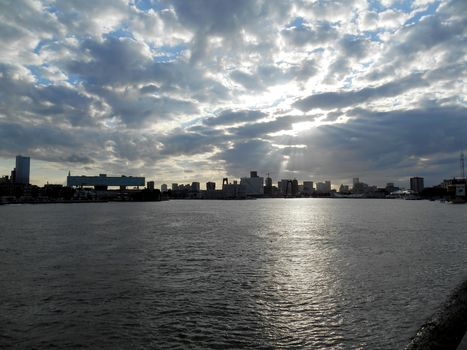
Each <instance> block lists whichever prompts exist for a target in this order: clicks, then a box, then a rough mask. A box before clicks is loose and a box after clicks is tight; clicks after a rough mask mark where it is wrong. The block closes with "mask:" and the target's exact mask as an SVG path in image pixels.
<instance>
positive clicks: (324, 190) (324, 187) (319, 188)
mask: <svg viewBox="0 0 467 350" xmlns="http://www.w3.org/2000/svg"><path fill="white" fill-rule="evenodd" d="M316 192H318V193H319V194H328V193H331V181H324V182H318V183H316Z"/></svg>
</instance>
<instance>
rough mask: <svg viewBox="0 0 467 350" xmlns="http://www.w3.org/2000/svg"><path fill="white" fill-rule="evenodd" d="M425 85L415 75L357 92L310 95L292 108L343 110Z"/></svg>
mask: <svg viewBox="0 0 467 350" xmlns="http://www.w3.org/2000/svg"><path fill="white" fill-rule="evenodd" d="M427 85H428V83H427V82H426V81H425V80H424V79H423V77H422V74H420V73H415V74H412V75H410V76H408V77H405V78H403V79H400V80H399V81H392V82H390V83H386V84H383V85H381V86H378V87H368V88H363V89H361V90H357V91H345V92H324V93H320V94H316V95H311V96H308V97H306V98H304V99H301V100H298V101H297V102H295V103H294V104H293V106H294V107H296V108H298V109H300V110H302V111H309V110H311V109H313V108H323V109H334V108H343V107H348V106H352V105H358V104H360V103H363V102H367V101H370V100H374V99H379V98H384V97H393V96H398V95H402V94H404V93H405V92H407V91H409V90H411V89H414V88H417V87H422V86H427Z"/></svg>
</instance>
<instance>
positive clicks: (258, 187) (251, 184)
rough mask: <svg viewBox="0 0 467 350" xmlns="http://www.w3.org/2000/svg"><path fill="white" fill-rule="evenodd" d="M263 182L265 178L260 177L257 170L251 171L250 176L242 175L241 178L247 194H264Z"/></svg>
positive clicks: (241, 183)
mask: <svg viewBox="0 0 467 350" xmlns="http://www.w3.org/2000/svg"><path fill="white" fill-rule="evenodd" d="M263 183H264V179H263V178H262V177H258V173H257V172H256V171H252V172H250V177H242V178H241V179H240V185H241V186H242V187H243V190H244V192H245V194H246V195H247V196H262V195H263V194H264V187H263Z"/></svg>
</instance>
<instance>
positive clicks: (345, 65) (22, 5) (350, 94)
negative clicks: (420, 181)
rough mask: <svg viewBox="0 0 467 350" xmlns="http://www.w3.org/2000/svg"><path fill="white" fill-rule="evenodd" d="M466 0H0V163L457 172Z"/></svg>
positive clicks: (43, 175)
mask: <svg viewBox="0 0 467 350" xmlns="http://www.w3.org/2000/svg"><path fill="white" fill-rule="evenodd" d="M466 24H467V1H465V0H452V1H434V0H414V1H405V0H380V1H377V0H369V1H363V0H345V1H344V0H341V1H325V0H315V1H311V0H310V1H306V0H296V1H293V0H290V1H286V0H284V1H266V0H263V1H253V0H235V1H230V0H224V1H222V0H217V1H216V0H190V1H186V0H175V1H156V0H154V1H150V0H148V1H132V0H122V1H120V0H113V1H107V0H93V1H87V0H85V1H83V0H56V1H53V0H50V1H46V0H43V1H34V0H11V1H8V0H2V1H0V174H5V175H6V174H9V171H10V170H11V168H12V167H13V166H14V157H15V156H16V155H17V154H23V155H29V156H30V157H31V166H32V169H31V178H32V181H33V183H35V184H38V185H42V184H43V183H45V182H46V181H47V180H48V181H49V182H56V183H63V182H64V181H65V177H66V174H67V172H68V170H71V172H72V174H76V175H80V174H89V175H91V174H98V173H101V172H105V173H107V174H109V175H110V174H113V175H121V174H126V175H135V176H136V175H142V176H146V178H147V179H155V180H156V184H160V183H162V182H167V183H171V182H179V183H183V182H191V181H195V180H198V181H201V182H205V181H209V180H215V181H218V182H219V181H221V179H222V177H224V176H228V177H230V178H239V177H241V176H246V175H248V174H249V171H250V170H257V171H258V172H259V174H260V175H263V176H265V175H266V174H267V173H268V172H269V173H270V174H271V177H272V178H273V179H274V180H277V179H280V178H297V179H299V180H314V181H321V180H325V179H330V180H331V181H332V182H333V183H334V184H336V185H338V184H340V183H341V182H344V183H350V182H351V178H352V177H360V179H361V180H362V181H365V182H368V183H371V184H378V185H384V184H385V183H386V182H396V183H401V184H406V183H407V179H408V177H410V176H415V175H418V176H424V177H425V178H426V179H427V180H426V182H428V184H437V183H439V182H440V181H441V180H442V179H443V178H449V177H453V176H458V175H459V165H458V164H459V161H458V159H459V153H460V151H461V149H464V148H465V147H466V146H467V143H466V135H467V108H466V106H467V105H466V100H465V96H466V85H465V78H466V48H467V39H466V38H467V36H466V32H467V26H466Z"/></svg>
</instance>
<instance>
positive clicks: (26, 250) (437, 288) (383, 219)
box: [0, 199, 467, 349]
mask: <svg viewBox="0 0 467 350" xmlns="http://www.w3.org/2000/svg"><path fill="white" fill-rule="evenodd" d="M466 210H467V207H466V206H462V205H459V206H456V205H448V204H444V203H439V202H429V201H401V200H346V199H342V200H334V199H292V200H289V199H288V200H283V199H271V200H266V199H265V200H253V201H181V200H180V201H170V202H157V203H96V204H56V205H55V204H54V205H10V206H1V207H0V324H1V325H2V327H1V328H0V347H2V346H4V347H16V348H25V349H30V348H49V347H53V346H55V347H57V348H61V349H63V348H77V347H84V348H108V349H115V348H121V349H127V348H155V347H157V348H199V349H205V348H217V349H224V348H263V349H273V348H274V349H277V348H287V349H294V348H295V349H296V348H333V349H355V348H362V349H367V348H368V349H400V348H403V347H404V346H405V345H406V343H407V342H408V340H409V338H410V337H411V336H412V335H413V334H414V332H415V331H416V329H417V328H418V327H419V326H420V325H421V324H422V323H423V321H424V320H425V319H426V318H427V317H429V316H430V315H431V313H432V312H433V311H434V310H435V309H436V308H437V307H438V306H439V305H440V304H441V303H442V302H443V300H444V299H445V298H446V297H447V295H448V294H449V293H450V292H451V290H452V289H453V288H454V287H455V286H456V285H457V284H458V283H460V282H461V281H462V280H463V279H464V278H466V277H467V271H466V268H465V266H466V265H467V235H466V233H465V232H466V230H465V227H466V224H467V215H466Z"/></svg>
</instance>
